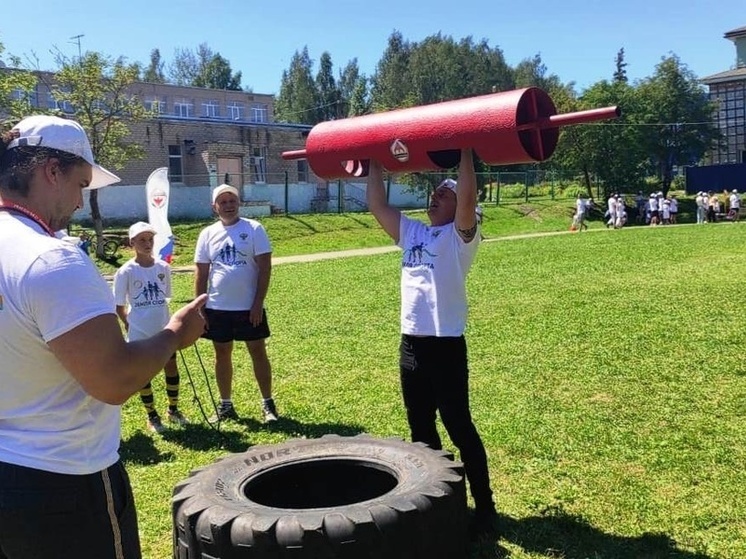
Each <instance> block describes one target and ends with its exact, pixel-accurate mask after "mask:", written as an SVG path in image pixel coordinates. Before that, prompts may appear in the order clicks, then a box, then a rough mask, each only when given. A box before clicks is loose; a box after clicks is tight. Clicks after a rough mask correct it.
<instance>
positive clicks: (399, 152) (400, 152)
mask: <svg viewBox="0 0 746 559" xmlns="http://www.w3.org/2000/svg"><path fill="white" fill-rule="evenodd" d="M391 155H393V156H394V157H395V158H396V159H397V160H398V161H400V162H401V163H406V162H407V161H409V150H408V149H407V146H406V145H405V144H404V142H402V141H401V140H394V143H393V144H391Z"/></svg>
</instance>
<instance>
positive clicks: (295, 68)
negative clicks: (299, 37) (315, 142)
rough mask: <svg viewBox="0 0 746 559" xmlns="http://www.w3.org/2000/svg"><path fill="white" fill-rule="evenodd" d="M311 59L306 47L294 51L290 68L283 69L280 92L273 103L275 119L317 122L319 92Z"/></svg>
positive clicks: (305, 122)
mask: <svg viewBox="0 0 746 559" xmlns="http://www.w3.org/2000/svg"><path fill="white" fill-rule="evenodd" d="M312 69H313V61H312V60H311V57H310V56H309V55H308V47H303V50H302V51H301V52H298V51H295V54H294V55H293V58H292V59H291V60H290V68H288V69H287V70H285V71H283V73H282V82H281V84H280V93H279V94H278V96H277V101H276V103H275V120H277V121H278V122H294V123H299V124H317V123H318V122H320V120H319V110H318V107H319V104H320V103H319V94H318V90H317V89H316V82H315V81H314V79H313V74H312Z"/></svg>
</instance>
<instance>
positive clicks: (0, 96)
mask: <svg viewBox="0 0 746 559" xmlns="http://www.w3.org/2000/svg"><path fill="white" fill-rule="evenodd" d="M3 52H5V47H4V46H3V44H2V43H0V55H2V54H3ZM6 60H8V62H9V63H10V64H9V65H10V66H11V67H10V68H3V67H2V66H0V131H3V130H5V129H6V128H9V127H10V126H12V125H13V124H15V123H16V122H18V121H19V120H21V119H22V118H23V117H24V116H26V115H29V114H31V113H32V112H34V113H39V112H40V111H39V110H38V109H35V108H34V107H33V105H32V103H31V95H32V93H33V91H34V87H35V86H36V81H37V80H36V76H34V74H32V73H31V72H28V71H26V70H19V69H18V68H19V67H20V65H21V61H20V59H19V58H18V57H17V56H7V57H6Z"/></svg>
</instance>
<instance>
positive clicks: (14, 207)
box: [0, 202, 56, 237]
mask: <svg viewBox="0 0 746 559" xmlns="http://www.w3.org/2000/svg"><path fill="white" fill-rule="evenodd" d="M3 210H4V211H6V212H16V213H19V214H21V215H22V216H24V217H27V218H29V219H30V220H31V221H33V222H34V223H36V224H37V225H38V226H39V227H41V228H42V229H44V231H46V233H47V235H49V236H50V237H56V235H55V234H54V231H52V228H51V227H49V225H47V224H46V222H45V221H44V220H43V219H42V218H40V217H39V216H38V215H36V214H35V213H34V212H32V211H31V210H29V209H28V208H24V207H23V206H19V205H18V204H14V203H13V202H8V203H2V204H0V211H3Z"/></svg>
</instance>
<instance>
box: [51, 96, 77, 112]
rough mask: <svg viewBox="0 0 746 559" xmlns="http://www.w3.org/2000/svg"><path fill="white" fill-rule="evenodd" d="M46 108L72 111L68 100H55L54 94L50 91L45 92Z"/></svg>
mask: <svg viewBox="0 0 746 559" xmlns="http://www.w3.org/2000/svg"><path fill="white" fill-rule="evenodd" d="M47 108H48V109H52V110H57V111H62V112H64V113H72V112H74V111H73V106H72V104H71V103H70V101H57V99H55V97H54V94H53V93H52V92H51V91H48V92H47Z"/></svg>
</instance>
